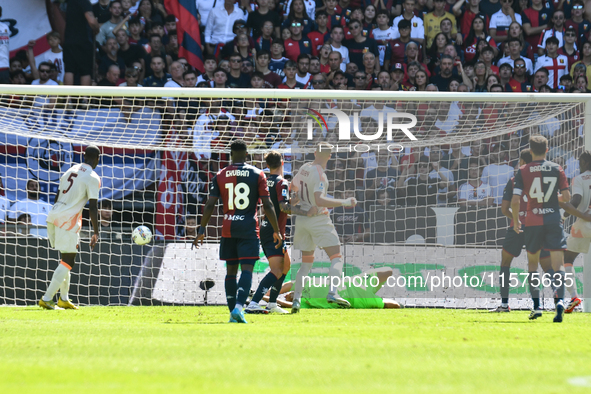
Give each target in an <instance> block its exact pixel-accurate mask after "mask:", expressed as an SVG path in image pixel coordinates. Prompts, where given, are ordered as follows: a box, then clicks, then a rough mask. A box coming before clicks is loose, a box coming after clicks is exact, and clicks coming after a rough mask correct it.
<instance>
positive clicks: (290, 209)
mask: <svg viewBox="0 0 591 394" xmlns="http://www.w3.org/2000/svg"><path fill="white" fill-rule="evenodd" d="M279 209H281V212H283V213H286V214H288V215H299V216H314V215H316V214H317V213H318V208H316V207H312V208H310V209H308V210H307V211H305V210H303V209H302V208H300V207H299V206H297V205H291V204H289V203H287V202H282V203H281V204H279Z"/></svg>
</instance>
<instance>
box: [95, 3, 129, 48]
mask: <svg viewBox="0 0 591 394" xmlns="http://www.w3.org/2000/svg"><path fill="white" fill-rule="evenodd" d="M109 12H110V14H111V18H110V19H109V20H108V21H107V22H105V23H103V24H102V25H101V28H100V31H99V33H98V34H97V36H96V42H98V43H99V45H105V42H106V40H107V38H109V37H111V38H115V36H114V35H113V30H114V29H115V28H116V27H117V26H119V24H120V23H121V21H122V20H123V16H122V15H121V13H122V12H123V8H122V7H121V1H119V0H113V1H111V4H109Z"/></svg>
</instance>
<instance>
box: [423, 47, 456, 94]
mask: <svg viewBox="0 0 591 394" xmlns="http://www.w3.org/2000/svg"><path fill="white" fill-rule="evenodd" d="M453 65H454V60H453V59H452V57H451V56H448V55H443V56H441V62H440V71H439V74H437V75H435V76H434V77H432V78H431V79H430V80H429V81H430V82H431V83H434V84H435V85H437V87H438V88H439V91H440V92H445V91H448V90H449V83H450V81H451V78H452V75H453V74H452V70H453Z"/></svg>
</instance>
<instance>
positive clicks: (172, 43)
mask: <svg viewBox="0 0 591 394" xmlns="http://www.w3.org/2000/svg"><path fill="white" fill-rule="evenodd" d="M168 16H169V17H170V16H172V17H173V18H174V15H168ZM167 37H168V44H166V46H165V47H164V50H165V51H166V55H167V56H170V58H171V59H172V60H173V61H175V60H178V58H179V39H178V35H177V32H176V30H170V31H169V32H168V34H167Z"/></svg>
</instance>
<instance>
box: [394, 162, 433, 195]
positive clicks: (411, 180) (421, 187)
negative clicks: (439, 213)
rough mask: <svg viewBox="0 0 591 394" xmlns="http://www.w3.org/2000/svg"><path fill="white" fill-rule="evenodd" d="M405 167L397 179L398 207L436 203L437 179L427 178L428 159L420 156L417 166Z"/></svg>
mask: <svg viewBox="0 0 591 394" xmlns="http://www.w3.org/2000/svg"><path fill="white" fill-rule="evenodd" d="M414 171H415V170H414V165H410V166H407V167H405V168H404V169H403V170H402V173H401V174H400V176H399V177H398V181H397V188H396V196H397V198H398V203H399V204H400V205H406V206H417V205H418V206H425V205H434V204H436V203H437V183H438V181H437V179H436V178H431V177H430V176H429V158H428V157H425V156H422V157H421V158H420V159H419V163H418V165H417V172H416V175H415V173H414Z"/></svg>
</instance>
